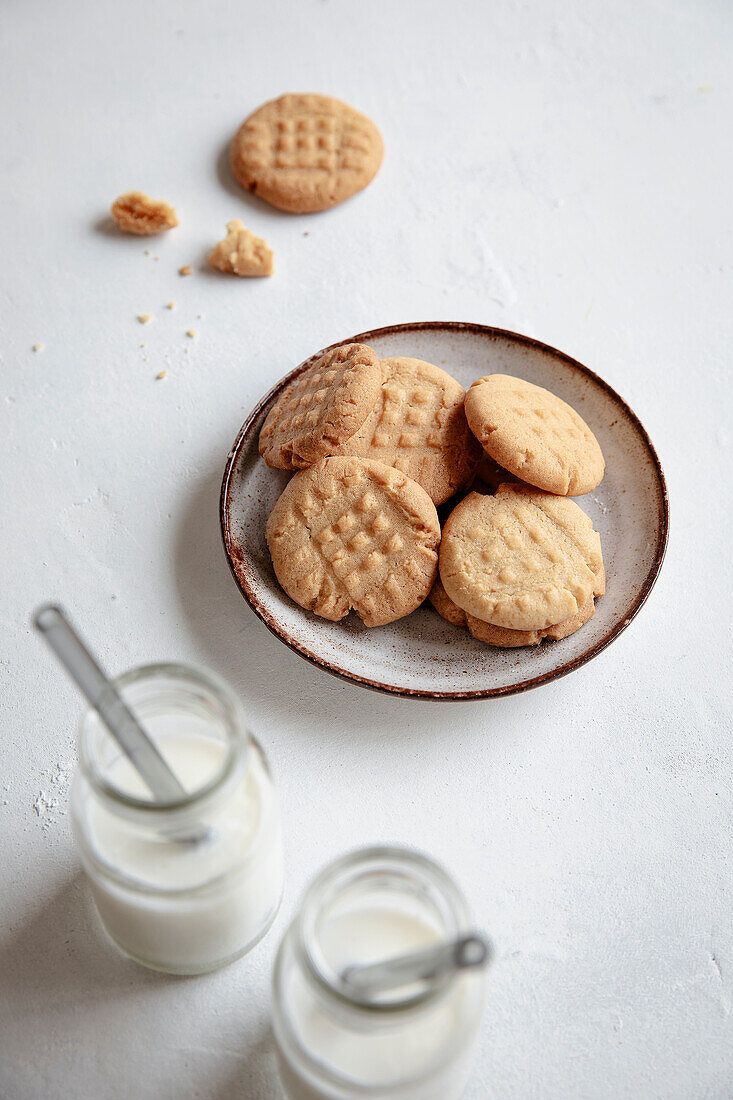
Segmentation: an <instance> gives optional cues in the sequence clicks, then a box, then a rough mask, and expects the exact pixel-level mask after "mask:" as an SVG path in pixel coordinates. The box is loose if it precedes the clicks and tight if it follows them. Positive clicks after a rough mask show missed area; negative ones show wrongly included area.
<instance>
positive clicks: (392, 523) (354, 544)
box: [267, 456, 440, 626]
mask: <svg viewBox="0 0 733 1100" xmlns="http://www.w3.org/2000/svg"><path fill="white" fill-rule="evenodd" d="M439 543H440V525H439V523H438V514H437V512H436V511H435V505H434V504H433V502H432V501H431V499H430V497H429V496H428V494H427V493H426V492H425V490H424V489H422V488H421V487H420V486H419V485H418V484H417V483H416V482H414V481H411V480H410V478H408V477H405V475H404V474H403V473H400V471H399V470H395V469H392V468H390V467H388V466H384V465H383V464H382V463H380V462H372V461H369V460H368V459H361V458H353V457H341V456H336V457H333V458H325V459H322V460H321V461H320V462H319V463H317V465H315V466H312V467H311V468H310V469H308V470H301V472H300V473H298V474H296V475H295V477H293V478H292V479H291V480H290V482H289V483H288V484H287V485H286V487H285V489H284V491H283V493H282V495H281V497H280V499H279V500H278V502H277V504H276V505H275V507H274V509H273V510H272V513H271V515H270V518H269V519H268V521H267V545H268V546H269V548H270V554H271V555H272V564H273V566H274V569H275V574H276V576H277V579H278V581H279V582H280V584H281V585H282V587H283V588H284V589H285V591H286V592H287V594H288V595H289V596H290V598H291V599H292V600H294V601H295V602H296V603H297V604H299V605H300V606H301V607H304V608H306V609H307V610H309V611H313V612H315V614H316V615H320V616H321V617H322V618H324V619H330V620H332V621H334V622H336V621H338V620H339V619H343V618H344V616H345V615H347V614H348V613H349V610H350V609H352V608H353V609H354V611H356V613H357V615H358V616H359V618H360V619H362V621H363V622H364V624H365V625H366V626H382V625H384V624H385V623H391V622H393V621H394V620H395V619H400V618H402V617H403V616H405V615H409V614H410V612H411V611H414V610H415V608H417V607H419V605H420V604H421V603H422V602H423V600H424V599H425V597H426V596H427V594H428V593H429V591H430V589H431V587H432V584H433V581H434V580H435V576H436V571H437V561H438V554H437V550H438V544H439Z"/></svg>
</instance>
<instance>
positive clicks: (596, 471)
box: [466, 374, 605, 496]
mask: <svg viewBox="0 0 733 1100" xmlns="http://www.w3.org/2000/svg"><path fill="white" fill-rule="evenodd" d="M466 418H467V420H468V423H469V425H470V427H471V431H472V432H473V434H474V435H475V436H476V438H477V439H478V440H479V442H480V443H481V444H482V446H483V448H484V450H485V451H486V452H487V454H489V455H490V456H491V458H493V459H495V461H496V462H498V463H499V465H501V466H503V467H504V469H505V470H509V472H510V473H512V474H514V476H515V477H518V478H520V480H521V481H525V482H527V483H528V484H530V485H536V486H537V488H538V489H545V490H546V491H547V492H550V493H558V494H560V495H562V496H580V495H581V494H583V493H589V492H590V491H591V489H595V487H596V485H598V484H599V482H600V481H601V479H602V478H603V471H604V468H605V463H604V461H603V454H602V452H601V448H600V446H599V444H598V440H597V439H596V437H595V436H594V435H593V432H592V431H591V430H590V428H589V427H588V425H587V424H586V422H585V421H584V420H583V418H582V417H581V416H579V415H578V413H577V412H576V411H575V409H573V408H571V406H570V405H568V404H567V403H566V402H565V401H563V400H562V399H561V398H559V397H556V396H555V394H554V393H550V391H549V390H545V389H543V388H542V387H541V386H535V385H533V384H532V383H531V382H525V381H524V379H522V378H513V377H512V376H510V375H508V374H490V375H488V376H487V377H486V378H480V379H479V380H478V382H474V384H473V385H472V386H471V388H470V389H469V391H468V393H467V394H466Z"/></svg>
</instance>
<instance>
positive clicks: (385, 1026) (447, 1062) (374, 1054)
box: [272, 848, 485, 1100]
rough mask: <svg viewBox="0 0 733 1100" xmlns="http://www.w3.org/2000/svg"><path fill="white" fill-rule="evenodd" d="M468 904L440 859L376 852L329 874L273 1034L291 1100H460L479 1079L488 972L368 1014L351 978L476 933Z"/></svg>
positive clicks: (285, 969) (319, 884) (291, 935)
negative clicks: (367, 967) (361, 969)
mask: <svg viewBox="0 0 733 1100" xmlns="http://www.w3.org/2000/svg"><path fill="white" fill-rule="evenodd" d="M468 929H469V913H468V909H467V906H466V903H465V901H464V899H463V897H462V895H461V893H460V891H459V890H458V888H457V887H456V886H455V884H454V883H453V881H452V880H451V879H450V878H449V876H448V875H447V874H446V873H445V872H444V871H443V870H441V868H440V867H438V866H437V865H436V864H435V863H433V862H432V861H431V860H429V859H427V858H425V857H424V856H421V855H419V854H417V853H415V852H413V851H411V850H408V849H404V848H368V849H364V850H361V851H357V852H353V853H351V854H349V855H346V856H344V857H342V858H341V859H339V860H337V861H336V862H335V863H332V864H330V865H329V866H328V867H326V869H325V870H324V871H322V872H321V874H320V875H319V876H318V878H317V879H316V880H315V882H314V883H313V884H312V885H311V887H310V889H309V890H308V891H307V893H306V895H305V899H304V901H303V904H302V907H301V910H300V912H299V914H298V915H297V917H296V919H295V920H294V921H293V923H292V925H291V926H290V928H289V929H288V931H287V932H286V934H285V936H284V938H283V941H282V943H281V945H280V950H279V953H278V956H277V960H276V963H275V970H274V975H273V1006H272V1012H273V1028H274V1032H275V1039H276V1043H277V1051H278V1068H279V1072H280V1079H281V1082H282V1086H283V1090H284V1092H285V1095H286V1097H287V1098H288V1100H355V1098H357V1097H358V1098H361V1100H363V1098H364V1097H370V1098H378V1097H383V1098H387V1097H389V1100H458V1098H459V1097H460V1096H461V1093H462V1092H463V1090H464V1088H465V1086H466V1083H467V1081H468V1078H469V1076H470V1073H471V1067H472V1064H473V1058H474V1051H475V1044H476V1039H477V1036H478V1031H479V1026H480V1022H481V1016H482V1011H483V995H484V986H485V980H484V974H483V972H476V971H463V972H461V973H459V974H456V975H453V976H451V977H450V978H448V979H445V978H443V979H439V980H435V979H433V980H431V981H427V982H422V983H419V984H418V983H415V984H414V985H413V986H411V987H409V988H405V989H400V990H396V991H392V992H391V993H390V994H389V995H383V996H382V997H381V998H379V999H378V1000H377V1001H370V1002H369V1003H368V1004H365V1003H363V1002H360V1001H359V1000H357V999H354V996H353V992H352V990H351V987H350V986H349V985H348V984H347V983H346V982H344V980H343V978H342V974H343V970H344V969H345V967H347V966H351V965H357V964H367V963H371V962H377V961H381V960H382V959H385V958H387V957H389V956H390V955H392V956H394V955H398V954H403V953H407V952H409V951H412V950H419V949H421V948H423V947H427V946H429V945H430V944H432V943H438V942H440V941H443V940H445V939H449V938H452V937H454V936H457V935H459V934H461V933H462V932H466V931H468Z"/></svg>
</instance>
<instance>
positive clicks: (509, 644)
mask: <svg viewBox="0 0 733 1100" xmlns="http://www.w3.org/2000/svg"><path fill="white" fill-rule="evenodd" d="M595 609H596V607H595V602H594V600H593V596H589V597H588V599H587V600H586V602H585V603H584V604H583V606H582V607H581V608H580V610H579V611H578V612H577V614H575V615H571V616H570V618H569V619H564V620H563V621H562V622H561V623H557V625H556V626H548V627H547V628H546V629H545V630H508V629H507V628H506V627H503V626H492V625H491V623H485V622H483V621H482V620H481V619H477V618H476V617H475V616H474V615H466V625H467V627H468V629H469V631H470V632H471V634H472V635H473V637H474V638H477V639H478V640H479V641H480V642H486V644H487V645H493V646H498V647H499V648H500V649H516V648H518V647H519V646H524V645H539V644H540V642H541V641H542V640H543V638H551V639H553V640H554V641H560V639H561V638H568V637H569V636H570V635H571V634H574V633H575V631H576V630H580V628H581V626H584V625H585V623H587V622H588V620H589V619H592V618H593V615H594V614H595Z"/></svg>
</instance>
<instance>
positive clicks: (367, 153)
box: [231, 95, 383, 214]
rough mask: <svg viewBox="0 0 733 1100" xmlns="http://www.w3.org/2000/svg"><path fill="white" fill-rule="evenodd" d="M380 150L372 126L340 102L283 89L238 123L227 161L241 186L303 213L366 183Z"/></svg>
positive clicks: (339, 199) (379, 139) (325, 206)
mask: <svg viewBox="0 0 733 1100" xmlns="http://www.w3.org/2000/svg"><path fill="white" fill-rule="evenodd" d="M382 153H383V143H382V136H381V134H380V133H379V130H378V129H377V127H376V126H375V125H374V123H373V122H372V121H371V120H370V119H368V118H367V117H366V115H363V114H361V113H360V112H359V111H356V110H354V108H353V107H350V106H349V105H348V103H342V102H341V100H340V99H333V97H332V96H327V95H283V96H280V98H279V99H272V100H270V102H269V103H265V104H264V105H263V106H262V107H259V108H258V109H257V110H256V111H255V112H254V114H252V115H250V116H249V118H248V119H246V120H245V121H244V122H243V123H242V125H241V126H240V128H239V130H238V132H237V134H236V136H235V138H234V141H233V142H232V149H231V165H232V173H233V175H234V178H235V179H236V181H237V182H238V183H240V184H241V185H242V187H244V188H245V189H246V190H247V191H253V192H254V193H255V194H257V195H259V196H260V197H261V198H263V199H265V200H266V201H267V202H269V203H270V204H271V205H272V206H276V207H278V209H280V210H288V211H290V212H291V213H293V214H309V213H312V212H314V211H316V210H328V209H329V208H330V207H332V206H336V204H337V203H340V202H343V201H344V199H348V198H350V197H351V196H352V195H355V194H356V192H357V191H361V190H362V188H364V187H366V185H367V184H368V183H369V182H370V181H371V180H372V179H373V178H374V176H375V175H376V174H377V172H378V170H379V166H380V164H381V163H382Z"/></svg>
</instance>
